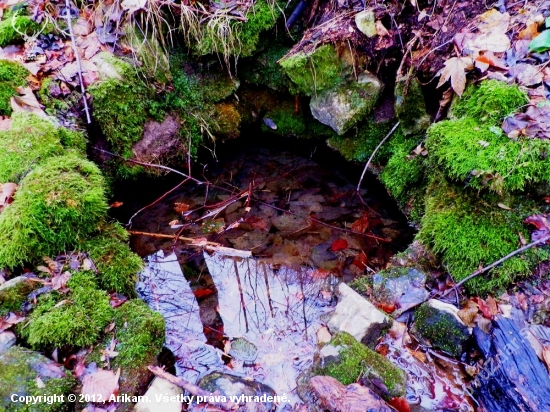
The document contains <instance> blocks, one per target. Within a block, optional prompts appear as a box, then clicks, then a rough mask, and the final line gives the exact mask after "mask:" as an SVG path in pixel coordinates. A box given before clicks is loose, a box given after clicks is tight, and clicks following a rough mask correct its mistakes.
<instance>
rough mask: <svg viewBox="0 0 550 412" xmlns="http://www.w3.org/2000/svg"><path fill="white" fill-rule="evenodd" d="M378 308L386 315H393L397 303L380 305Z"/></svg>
mask: <svg viewBox="0 0 550 412" xmlns="http://www.w3.org/2000/svg"><path fill="white" fill-rule="evenodd" d="M378 308H379V309H382V310H383V311H384V312H386V313H392V312H393V311H394V310H395V308H396V306H395V303H379V304H378Z"/></svg>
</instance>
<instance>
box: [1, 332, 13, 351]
mask: <svg viewBox="0 0 550 412" xmlns="http://www.w3.org/2000/svg"><path fill="white" fill-rule="evenodd" d="M16 340H17V338H16V337H15V334H14V333H13V332H11V331H9V330H6V331H4V332H2V333H0V353H2V352H5V351H7V350H8V349H9V348H11V347H12V346H13V345H15V341H16Z"/></svg>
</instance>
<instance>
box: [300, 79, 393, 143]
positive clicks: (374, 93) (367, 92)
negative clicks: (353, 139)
mask: <svg viewBox="0 0 550 412" xmlns="http://www.w3.org/2000/svg"><path fill="white" fill-rule="evenodd" d="M383 88H384V85H383V84H382V82H381V81H380V80H378V78H377V77H376V76H374V75H373V74H371V73H369V72H367V71H365V72H364V73H362V74H360V75H359V77H358V79H357V81H356V80H355V79H354V78H351V79H348V80H347V81H346V82H345V83H343V84H341V85H339V86H337V87H335V88H333V89H329V90H324V91H322V92H320V93H318V94H317V95H316V96H313V97H312V98H311V101H310V103H309V107H310V109H311V114H312V115H313V117H314V118H315V119H317V120H318V121H320V122H321V123H323V124H326V125H327V126H330V127H331V128H332V129H333V130H334V131H335V132H336V133H338V134H339V135H342V134H344V133H345V132H347V131H348V130H349V129H350V128H352V127H353V126H355V125H356V124H357V123H358V122H359V121H361V120H363V119H364V118H365V116H366V115H368V114H369V113H370V112H371V111H372V109H373V107H374V105H375V104H376V101H377V100H378V97H379V96H380V94H381V93H382V89H383Z"/></svg>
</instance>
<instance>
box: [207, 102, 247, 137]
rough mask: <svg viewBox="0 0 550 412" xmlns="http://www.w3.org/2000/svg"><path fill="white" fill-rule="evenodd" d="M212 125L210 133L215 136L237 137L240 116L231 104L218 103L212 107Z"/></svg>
mask: <svg viewBox="0 0 550 412" xmlns="http://www.w3.org/2000/svg"><path fill="white" fill-rule="evenodd" d="M213 120H214V125H213V128H212V131H213V132H214V133H215V134H216V135H221V136H224V137H229V138H236V137H239V135H240V131H239V127H240V125H241V115H240V113H239V112H238V111H237V108H236V107H235V105H233V104H231V103H218V104H216V105H214V117H213Z"/></svg>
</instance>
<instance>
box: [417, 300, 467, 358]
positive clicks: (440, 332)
mask: <svg viewBox="0 0 550 412" xmlns="http://www.w3.org/2000/svg"><path fill="white" fill-rule="evenodd" d="M414 319H415V323H414V327H415V329H416V330H417V331H418V332H419V333H420V334H421V335H422V337H424V338H425V339H428V340H429V341H430V342H431V344H432V345H433V346H434V347H435V348H438V349H441V350H444V351H445V352H447V353H449V354H451V355H452V356H455V357H458V356H460V354H461V353H462V343H463V342H464V341H465V340H466V337H467V335H468V328H467V327H466V326H465V325H462V324H460V323H459V322H458V320H457V319H456V318H455V317H454V316H453V315H451V314H450V313H447V312H443V311H442V310H439V309H435V308H433V307H431V306H430V305H428V304H427V303H425V304H423V305H421V306H420V307H419V308H418V309H417V310H416V311H415V312H414Z"/></svg>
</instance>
